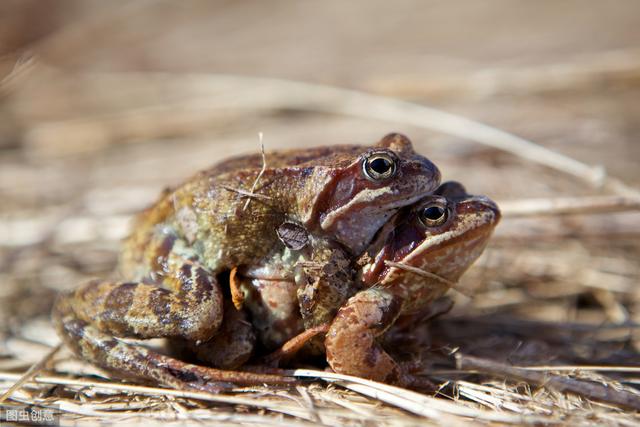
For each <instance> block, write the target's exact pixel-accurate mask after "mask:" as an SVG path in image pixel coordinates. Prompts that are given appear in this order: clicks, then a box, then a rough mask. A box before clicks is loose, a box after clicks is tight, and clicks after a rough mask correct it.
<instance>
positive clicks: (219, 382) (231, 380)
mask: <svg viewBox="0 0 640 427" xmlns="http://www.w3.org/2000/svg"><path fill="white" fill-rule="evenodd" d="M68 302H69V301H68V299H66V298H65V297H64V296H62V297H60V298H58V300H57V302H56V307H55V312H54V313H55V314H54V317H53V321H54V323H55V326H56V328H57V329H58V332H59V333H60V335H61V336H62V337H63V339H64V341H65V343H66V344H67V345H68V346H69V347H71V349H72V350H73V351H74V352H76V353H77V354H78V355H80V356H81V357H82V358H83V359H85V360H87V361H88V362H90V363H93V364H95V365H98V366H100V367H102V368H104V369H106V370H108V371H110V372H113V373H114V374H115V375H116V376H118V377H123V378H131V379H136V380H141V381H143V382H146V383H149V382H152V383H159V384H163V385H165V386H169V387H173V388H178V389H190V390H198V391H206V392H210V393H218V392H220V391H222V390H225V389H229V388H231V387H233V384H255V385H257V384H292V383H297V381H296V379H295V378H291V377H285V376H279V375H270V374H260V373H252V372H237V371H224V370H219V369H213V368H207V367H203V366H197V365H192V364H189V363H184V362H182V361H180V360H177V359H174V358H171V357H168V356H165V355H163V354H160V353H157V352H154V351H152V350H149V349H147V348H144V347H141V346H137V345H134V344H130V343H127V342H124V341H122V340H120V339H118V338H115V337H114V336H112V335H109V334H107V333H105V332H101V331H100V330H99V329H98V328H96V327H95V326H93V325H91V324H89V323H87V322H85V321H83V320H81V319H79V318H78V317H77V316H76V314H75V313H74V312H73V310H71V308H70V306H69V304H68Z"/></svg>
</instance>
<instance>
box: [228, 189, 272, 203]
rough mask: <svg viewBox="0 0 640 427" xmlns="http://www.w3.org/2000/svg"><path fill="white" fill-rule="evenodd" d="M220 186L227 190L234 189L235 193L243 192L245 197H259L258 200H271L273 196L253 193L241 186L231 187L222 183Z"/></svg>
mask: <svg viewBox="0 0 640 427" xmlns="http://www.w3.org/2000/svg"><path fill="white" fill-rule="evenodd" d="M220 187H222V188H224V189H225V190H227V191H232V192H234V193H238V194H241V195H243V196H245V197H251V198H254V199H258V200H271V197H269V196H265V195H264V194H256V193H251V192H249V191H246V190H242V189H240V188H233V187H229V186H228V185H221V186H220Z"/></svg>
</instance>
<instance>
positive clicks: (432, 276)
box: [384, 260, 457, 288]
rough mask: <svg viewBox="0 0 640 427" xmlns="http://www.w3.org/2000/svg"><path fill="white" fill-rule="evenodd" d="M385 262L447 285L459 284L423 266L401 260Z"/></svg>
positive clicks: (390, 265)
mask: <svg viewBox="0 0 640 427" xmlns="http://www.w3.org/2000/svg"><path fill="white" fill-rule="evenodd" d="M384 263H385V264H386V265H388V266H389V267H395V268H398V269H400V270H405V271H409V272H411V273H414V274H417V275H418V276H422V277H426V278H427V279H433V280H437V281H439V282H442V283H444V284H445V285H447V286H449V287H451V288H454V287H455V286H456V285H457V283H456V282H452V281H451V280H447V279H445V278H444V277H442V276H438V275H437V274H435V273H431V272H429V271H426V270H423V269H421V268H417V267H413V266H410V265H406V264H402V263H399V262H394V261H387V260H385V261H384Z"/></svg>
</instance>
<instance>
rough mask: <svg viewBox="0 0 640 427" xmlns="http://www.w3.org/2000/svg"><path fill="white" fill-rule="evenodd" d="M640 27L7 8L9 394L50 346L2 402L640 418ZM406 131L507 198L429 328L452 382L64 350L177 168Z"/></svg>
mask: <svg viewBox="0 0 640 427" xmlns="http://www.w3.org/2000/svg"><path fill="white" fill-rule="evenodd" d="M639 29H640V3H638V2H635V1H615V2H599V1H577V0H576V1H563V2H556V1H537V2H525V1H506V0H504V1H498V0H492V1H487V2H472V1H465V2H456V3H451V2H444V1H443V2H440V1H419V0H403V1H399V2H393V3H391V2H385V1H378V0H375V1H351V2H339V1H327V2H322V3H320V2H317V3H310V2H293V1H291V2H288V1H276V2H269V3H267V2H259V1H257V0H256V1H245V2H224V1H217V2H204V1H201V2H168V1H156V2H151V1H140V2H134V3H131V2H124V1H122V2H120V1H119V2H101V1H88V2H83V1H79V0H77V1H50V2H38V1H35V0H33V1H5V2H3V3H2V4H1V5H0V77H1V78H2V79H3V80H2V83H1V85H0V200H2V203H0V392H2V391H6V390H7V389H9V387H10V386H11V385H12V384H14V383H15V382H16V381H17V380H18V379H19V378H20V377H21V375H22V374H23V373H24V372H25V371H26V370H27V369H28V368H29V367H31V366H32V365H33V364H35V363H38V362H42V361H44V362H45V363H42V364H41V365H42V366H36V368H37V372H36V373H37V375H36V377H35V380H30V381H27V382H26V383H25V384H23V385H22V387H20V388H19V389H18V390H17V391H15V392H13V394H12V395H11V397H10V398H9V399H7V400H6V401H4V402H3V403H2V404H1V405H2V409H3V410H14V409H18V408H24V407H25V405H26V407H28V408H35V410H42V408H48V409H51V410H52V411H53V412H52V413H53V414H55V416H56V417H59V419H60V420H61V421H62V422H65V423H72V422H79V423H82V422H84V423H88V424H91V423H93V422H95V421H97V420H103V421H105V422H130V423H136V422H145V420H147V419H149V418H150V417H153V418H154V419H157V420H163V421H165V422H167V423H175V424H178V423H180V424H185V423H198V422H201V421H207V420H213V421H217V422H218V423H220V424H230V425H237V424H241V423H243V424H258V425H269V424H277V425H282V424H285V423H287V424H300V425H306V424H310V423H320V424H327V425H337V424H347V425H418V424H429V423H430V424H439V425H457V424H461V425H465V424H471V423H485V424H520V423H548V424H564V425H579V424H584V425H587V424H595V423H598V424H607V425H636V424H638V423H640V415H639V414H638V410H640V403H639V402H640V392H639V391H638V388H639V386H640V358H639V357H638V356H639V352H640V329H639V326H638V325H639V322H640V287H639V280H640V262H639V261H638V260H639V259H640V244H639V242H640V239H638V237H640V214H639V213H638V212H637V210H638V208H639V205H640V202H639V197H640V196H639V190H638V189H640V172H639V171H640V168H639V163H640V144H639V143H638V139H639V138H640V125H639V123H640V103H639V102H638V99H640V46H639V45H638V41H639V40H640V30H639ZM296 81H298V82H308V83H314V84H317V86H316V85H311V86H310V85H300V84H297V83H295V82H296ZM337 87H340V88H347V89H355V90H357V91H359V92H358V93H354V92H346V91H340V90H336V89H335V88H337ZM366 94H370V95H366ZM372 95H373V96H374V97H373V98H372V97H370V96H372ZM396 100H405V101H409V102H411V103H412V104H405V103H398V102H396ZM420 106H427V107H432V108H436V109H438V111H434V110H429V109H424V108H422V107H420ZM439 111H447V112H449V113H453V114H455V115H456V116H455V117H451V116H443V115H441V114H440V113H439ZM461 117H466V118H469V119H473V120H475V121H476V123H475V124H474V123H469V122H464V121H463V120H462V119H461ZM478 123H484V124H488V125H491V126H493V128H486V127H482V126H480V125H479V124H478ZM497 129H502V130H504V131H508V132H510V133H511V134H513V135H518V136H520V137H523V138H526V139H527V140H529V141H534V142H535V143H536V144H537V145H533V146H532V145H528V144H527V143H526V142H523V141H522V140H518V139H515V138H512V137H510V136H509V135H507V134H502V133H499V132H498V131H497ZM391 130H397V131H402V132H403V133H406V134H407V135H409V136H410V137H411V138H412V139H413V140H414V142H415V144H416V146H417V149H418V150H419V151H420V152H421V153H423V154H425V155H427V156H429V157H430V158H431V159H432V160H433V161H434V162H436V163H437V164H438V165H439V167H440V169H441V170H442V171H443V173H444V176H445V179H456V180H460V181H462V182H464V183H466V184H467V187H468V189H469V190H470V191H471V192H473V193H482V194H487V195H489V196H490V197H492V198H494V199H495V200H498V201H499V202H501V206H503V208H504V211H505V218H504V221H503V222H502V223H501V225H500V227H499V228H498V230H497V232H496V236H495V238H494V240H493V242H492V243H491V245H490V247H489V248H488V250H487V251H486V253H485V255H484V256H483V257H482V258H481V259H480V260H479V261H478V262H477V264H476V265H475V266H474V268H473V269H472V270H471V271H469V273H468V274H467V275H466V276H465V277H464V278H463V280H462V282H461V283H460V285H459V289H458V291H456V292H454V293H453V294H452V297H453V298H454V299H455V300H456V306H455V307H454V309H453V310H452V311H451V312H450V313H448V314H447V315H445V316H443V317H441V318H439V319H437V320H436V321H434V322H432V323H431V324H430V325H428V326H425V327H423V328H421V329H420V332H421V333H422V332H428V333H429V337H430V339H431V345H430V346H429V347H428V348H424V349H422V351H421V352H420V353H419V354H416V355H415V357H418V358H421V359H423V362H424V367H425V375H427V376H428V377H429V378H431V379H432V380H433V381H435V382H437V383H439V384H441V385H442V388H441V390H440V392H439V393H437V394H436V397H435V398H434V397H432V396H431V395H417V394H412V393H409V392H406V391H398V390H394V389H380V388H379V386H377V385H375V384H357V383H355V382H354V380H350V379H335V378H329V377H328V376H327V375H328V374H325V378H324V379H323V380H320V379H314V380H312V381H311V382H310V383H304V384H303V385H301V386H299V387H295V388H291V389H280V388H273V387H257V388H245V389H238V390H237V391H235V392H234V393H227V394H223V395H218V396H212V395H205V394H197V393H182V392H176V391H170V390H163V389H149V388H140V387H136V386H133V385H130V384H126V383H122V382H119V381H114V380H110V379H108V377H106V376H105V374H104V373H103V372H101V371H99V370H97V369H95V368H92V367H91V366H88V365H86V364H84V363H82V362H80V361H78V360H76V359H75V358H73V357H72V356H71V355H70V354H69V353H68V352H67V351H66V350H65V349H62V350H61V351H59V352H57V353H56V354H54V355H53V357H52V358H51V360H46V359H45V356H46V355H47V354H48V353H49V352H50V351H51V349H52V348H54V347H55V346H56V345H57V343H58V339H57V338H56V336H55V334H54V332H53V330H52V328H51V326H50V324H49V320H48V313H49V310H50V306H51V302H52V299H53V297H54V295H55V293H56V292H58V291H60V290H63V289H69V288H72V287H74V286H76V285H77V284H78V283H80V282H82V281H83V280H85V279H87V278H89V277H95V276H105V275H108V274H110V272H111V271H112V270H113V267H114V265H115V262H116V257H117V250H118V242H119V239H121V238H122V237H123V236H124V235H126V233H127V232H128V231H127V230H128V220H129V218H130V217H131V215H132V214H133V213H135V212H136V211H138V210H140V209H141V208H143V207H144V206H146V205H147V204H149V203H150V202H151V201H153V200H154V198H155V197H156V195H157V194H158V192H159V191H160V190H161V189H162V188H163V187H165V186H167V185H171V184H175V183H177V182H179V181H181V180H183V179H185V178H187V177H188V176H189V175H191V174H192V173H194V172H195V171H197V170H199V169H202V168H204V167H207V166H209V165H211V164H212V163H214V162H216V161H219V160H221V159H224V158H225V157H227V156H229V155H232V154H238V153H247V152H254V151H256V150H257V149H258V139H257V134H258V132H262V133H263V134H264V141H265V145H266V148H267V149H273V148H282V147H291V146H311V145H319V144H338V143H345V142H361V143H370V142H373V141H375V140H376V139H378V138H379V137H380V136H382V135H383V134H385V133H387V132H389V131H391ZM532 147H533V148H532ZM537 147H543V148H546V149H547V150H545V149H541V148H537ZM572 159H575V160H572ZM567 198H570V199H567ZM524 199H530V201H529V202H526V203H525V202H523V200H524ZM558 199H562V200H560V201H558ZM554 201H555V202H554ZM540 211H541V212H540ZM312 375H317V373H316V374H312ZM34 405H35V406H34ZM7 414H8V412H5V411H3V413H2V417H3V418H0V423H2V420H3V419H4V417H6V416H7Z"/></svg>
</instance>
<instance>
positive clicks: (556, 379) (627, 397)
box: [456, 354, 640, 411]
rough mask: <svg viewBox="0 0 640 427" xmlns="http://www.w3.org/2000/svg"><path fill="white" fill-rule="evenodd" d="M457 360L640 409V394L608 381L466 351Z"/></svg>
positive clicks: (461, 364)
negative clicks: (542, 370)
mask: <svg viewBox="0 0 640 427" xmlns="http://www.w3.org/2000/svg"><path fill="white" fill-rule="evenodd" d="M456 360H457V363H458V365H459V367H460V368H461V369H476V370H477V371H479V372H481V373H484V374H486V373H490V374H492V375H500V376H505V377H509V378H517V379H520V380H524V381H527V382H530V383H534V384H537V385H540V386H543V387H548V388H551V389H553V390H556V391H560V392H571V393H576V394H578V395H581V396H584V397H586V398H588V399H591V400H598V401H601V402H606V403H611V404H614V405H619V406H623V407H627V408H632V409H635V410H637V411H638V410H640V394H635V393H631V392H629V391H625V390H616V389H615V388H613V387H610V386H606V385H604V384H599V383H594V382H587V381H582V380H577V379H573V378H565V377H560V376H557V375H551V374H548V373H540V372H536V371H531V370H525V369H520V368H516V367H514V366H510V365H506V364H504V363H499V362H496V361H493V360H488V359H482V358H478V357H472V356H466V355H462V354H457V355H456Z"/></svg>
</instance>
